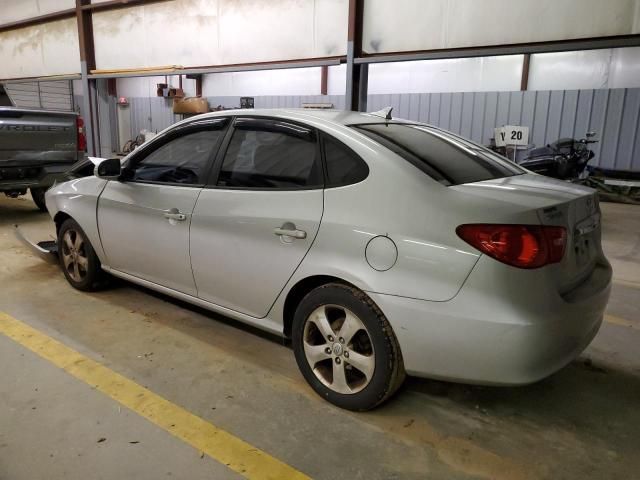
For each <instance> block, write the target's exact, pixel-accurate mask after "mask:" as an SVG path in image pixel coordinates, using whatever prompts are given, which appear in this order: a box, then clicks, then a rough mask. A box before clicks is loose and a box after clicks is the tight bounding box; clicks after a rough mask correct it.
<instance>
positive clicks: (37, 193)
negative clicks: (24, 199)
mask: <svg viewBox="0 0 640 480" xmlns="http://www.w3.org/2000/svg"><path fill="white" fill-rule="evenodd" d="M29 190H31V198H33V202H34V203H35V204H36V207H38V209H39V210H40V211H41V212H46V211H47V204H46V202H45V201H44V193H45V192H46V191H47V189H46V187H38V188H30V189H29Z"/></svg>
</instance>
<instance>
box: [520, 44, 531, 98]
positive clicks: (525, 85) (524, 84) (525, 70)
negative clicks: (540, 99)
mask: <svg viewBox="0 0 640 480" xmlns="http://www.w3.org/2000/svg"><path fill="white" fill-rule="evenodd" d="M530 66H531V54H530V53H525V54H524V58H523V59H522V78H521V79H520V90H521V91H523V92H524V91H525V90H528V89H529V68H530Z"/></svg>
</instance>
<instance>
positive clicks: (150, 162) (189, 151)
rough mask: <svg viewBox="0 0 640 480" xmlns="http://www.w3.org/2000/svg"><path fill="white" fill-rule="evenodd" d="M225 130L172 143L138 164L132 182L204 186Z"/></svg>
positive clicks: (208, 131)
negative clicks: (213, 155)
mask: <svg viewBox="0 0 640 480" xmlns="http://www.w3.org/2000/svg"><path fill="white" fill-rule="evenodd" d="M222 134H223V130H204V131H199V132H194V133H188V134H185V135H183V136H181V137H178V138H174V139H173V140H169V141H168V142H167V143H165V144H164V145H162V146H161V147H159V148H158V149H157V150H154V151H153V152H152V153H150V154H149V155H147V156H146V157H145V158H143V159H142V160H141V161H140V162H138V163H137V164H136V165H135V167H134V171H133V175H132V180H134V181H140V182H161V183H184V184H191V185H194V184H195V185H198V184H204V183H205V182H206V179H205V178H204V177H205V175H206V173H207V168H208V166H209V161H210V159H211V156H212V153H213V149H214V147H215V146H216V143H217V142H218V140H220V136H221V135H222Z"/></svg>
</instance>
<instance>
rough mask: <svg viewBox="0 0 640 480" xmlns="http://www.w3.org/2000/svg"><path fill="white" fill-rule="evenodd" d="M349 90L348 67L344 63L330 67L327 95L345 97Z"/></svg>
mask: <svg viewBox="0 0 640 480" xmlns="http://www.w3.org/2000/svg"><path fill="white" fill-rule="evenodd" d="M346 89H347V66H346V65H345V64H344V63H343V64H341V65H335V66H331V67H329V71H328V73H327V94H328V95H344V94H345V91H346Z"/></svg>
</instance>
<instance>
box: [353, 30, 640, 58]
mask: <svg viewBox="0 0 640 480" xmlns="http://www.w3.org/2000/svg"><path fill="white" fill-rule="evenodd" d="M638 46H640V35H618V36H614V37H599V38H586V39H579V40H562V41H556V42H538V43H522V44H513V45H499V46H490V47H473V48H454V49H447V50H420V51H413V52H389V53H381V54H373V55H369V54H363V55H362V56H359V57H356V58H355V59H354V63H355V64H356V65H361V64H365V63H385V62H409V61H416V60H442V59H449V58H470V57H493V56H501V55H522V54H527V53H528V54H535V53H551V52H566V51H574V50H596V49H601V48H623V47H638Z"/></svg>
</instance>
